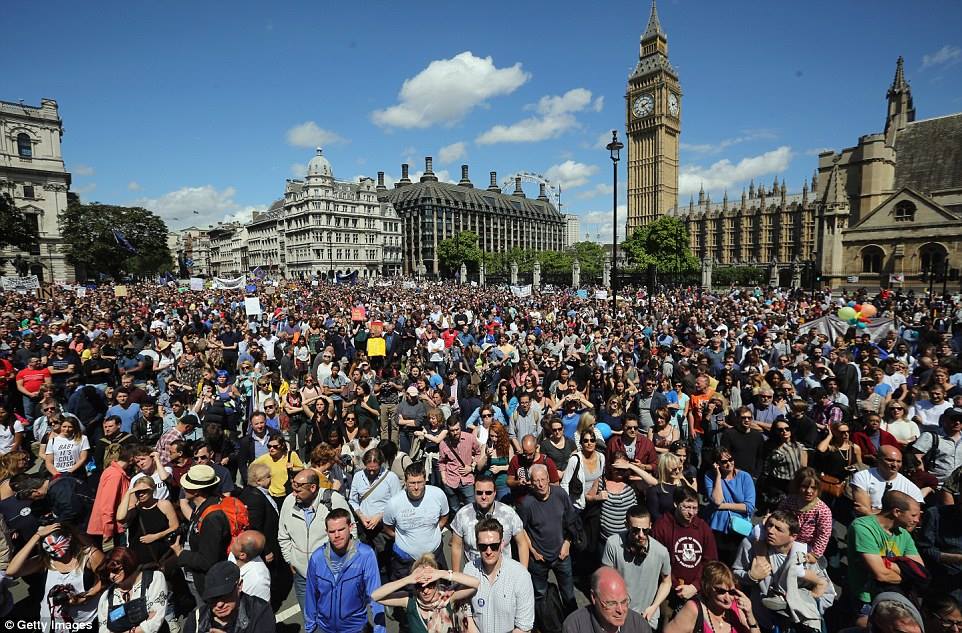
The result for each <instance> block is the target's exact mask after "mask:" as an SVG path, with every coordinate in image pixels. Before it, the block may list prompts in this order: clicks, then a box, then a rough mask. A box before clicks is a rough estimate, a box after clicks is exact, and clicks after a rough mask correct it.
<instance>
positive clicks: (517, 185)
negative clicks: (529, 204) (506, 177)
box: [511, 176, 525, 198]
mask: <svg viewBox="0 0 962 633" xmlns="http://www.w3.org/2000/svg"><path fill="white" fill-rule="evenodd" d="M511 195H512V196H518V197H519V198H524V197H525V195H524V189H522V188H521V176H515V177H514V191H513V192H512V193H511Z"/></svg>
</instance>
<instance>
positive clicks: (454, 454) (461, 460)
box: [438, 431, 481, 488]
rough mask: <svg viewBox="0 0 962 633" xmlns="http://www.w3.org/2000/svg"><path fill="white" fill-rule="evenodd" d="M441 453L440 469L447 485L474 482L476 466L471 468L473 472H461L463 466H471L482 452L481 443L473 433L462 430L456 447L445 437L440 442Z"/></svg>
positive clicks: (459, 485) (466, 484) (458, 485)
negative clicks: (463, 473) (452, 446)
mask: <svg viewBox="0 0 962 633" xmlns="http://www.w3.org/2000/svg"><path fill="white" fill-rule="evenodd" d="M440 453H441V454H440V456H439V458H438V469H439V470H440V471H441V479H442V480H443V481H444V484H445V485H447V486H450V487H451V488H460V487H461V486H470V485H472V484H473V483H474V468H471V472H469V473H468V474H467V475H462V474H461V467H462V466H469V467H470V466H471V464H472V463H473V462H474V460H475V459H476V458H477V457H478V455H480V454H481V445H480V444H478V440H477V438H476V437H475V436H474V434H473V433H468V432H466V431H461V437H459V438H458V444H457V446H456V447H455V448H454V449H452V448H451V445H450V444H449V443H448V442H447V438H445V441H443V442H441V444H440Z"/></svg>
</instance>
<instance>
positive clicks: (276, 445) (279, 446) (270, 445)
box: [267, 444, 281, 449]
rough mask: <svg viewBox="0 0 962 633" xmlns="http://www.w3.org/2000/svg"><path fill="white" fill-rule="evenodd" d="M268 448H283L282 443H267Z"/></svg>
mask: <svg viewBox="0 0 962 633" xmlns="http://www.w3.org/2000/svg"><path fill="white" fill-rule="evenodd" d="M267 448H277V449H280V448H281V445H280V444H268V445H267Z"/></svg>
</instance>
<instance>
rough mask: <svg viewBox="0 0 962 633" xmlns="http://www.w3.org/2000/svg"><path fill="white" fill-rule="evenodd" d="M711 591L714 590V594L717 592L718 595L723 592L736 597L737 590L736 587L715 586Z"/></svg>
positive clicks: (721, 594)
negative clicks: (723, 587)
mask: <svg viewBox="0 0 962 633" xmlns="http://www.w3.org/2000/svg"><path fill="white" fill-rule="evenodd" d="M712 591H714V592H715V593H716V594H718V595H719V596H723V595H725V594H728V595H729V596H732V597H737V596H738V590H737V589H734V588H732V589H722V588H720V587H715V588H714V589H712Z"/></svg>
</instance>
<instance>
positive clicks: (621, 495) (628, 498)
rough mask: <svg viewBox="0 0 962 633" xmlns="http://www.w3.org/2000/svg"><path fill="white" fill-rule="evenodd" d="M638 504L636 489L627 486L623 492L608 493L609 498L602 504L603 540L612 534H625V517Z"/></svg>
mask: <svg viewBox="0 0 962 633" xmlns="http://www.w3.org/2000/svg"><path fill="white" fill-rule="evenodd" d="M637 503H638V497H637V496H636V495H635V489H634V488H632V487H631V486H628V485H626V486H625V488H624V490H622V491H621V492H610V491H609V492H608V498H607V499H605V500H604V501H603V502H602V503H601V538H602V540H605V539H607V538H608V537H609V536H611V535H612V534H624V532H625V529H626V528H625V517H626V516H627V515H628V510H630V509H631V507H632V506H634V505H635V504H637Z"/></svg>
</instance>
